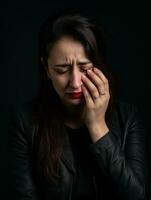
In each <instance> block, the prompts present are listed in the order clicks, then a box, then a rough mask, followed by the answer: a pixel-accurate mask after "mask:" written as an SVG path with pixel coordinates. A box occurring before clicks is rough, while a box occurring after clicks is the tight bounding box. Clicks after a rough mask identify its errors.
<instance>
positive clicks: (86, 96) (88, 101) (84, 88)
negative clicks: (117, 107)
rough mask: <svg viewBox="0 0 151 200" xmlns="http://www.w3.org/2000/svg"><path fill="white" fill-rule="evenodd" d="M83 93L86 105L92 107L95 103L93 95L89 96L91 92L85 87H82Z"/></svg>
mask: <svg viewBox="0 0 151 200" xmlns="http://www.w3.org/2000/svg"><path fill="white" fill-rule="evenodd" d="M82 91H83V95H84V97H85V101H86V104H87V105H88V106H90V105H92V104H93V103H94V102H93V100H92V97H91V95H90V94H89V91H88V90H87V88H86V87H85V86H84V85H82Z"/></svg>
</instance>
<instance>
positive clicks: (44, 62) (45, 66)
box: [40, 57, 51, 79]
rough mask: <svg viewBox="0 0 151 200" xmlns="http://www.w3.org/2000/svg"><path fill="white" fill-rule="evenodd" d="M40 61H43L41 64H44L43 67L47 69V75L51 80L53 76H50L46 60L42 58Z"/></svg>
mask: <svg viewBox="0 0 151 200" xmlns="http://www.w3.org/2000/svg"><path fill="white" fill-rule="evenodd" d="M40 60H41V63H42V65H43V66H44V68H45V70H46V74H47V76H48V78H50V79H51V75H50V72H49V70H48V66H47V63H46V61H44V59H43V58H42V57H41V58H40Z"/></svg>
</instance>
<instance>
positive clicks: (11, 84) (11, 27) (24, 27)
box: [0, 0, 151, 199]
mask: <svg viewBox="0 0 151 200" xmlns="http://www.w3.org/2000/svg"><path fill="white" fill-rule="evenodd" d="M66 7H68V8H69V7H73V8H74V7H79V8H82V9H83V10H84V11H85V12H87V13H89V14H90V15H92V16H93V15H95V16H97V17H98V18H99V20H100V21H101V22H102V24H103V25H104V29H105V31H106V34H107V38H108V53H109V59H110V63H111V65H112V67H113V70H114V71H115V72H116V73H117V74H118V76H119V78H120V83H121V84H120V91H121V95H120V98H121V99H122V100H123V101H127V102H130V103H134V104H136V105H137V106H138V107H139V109H140V112H141V114H142V117H143V120H144V124H145V128H146V145H147V159H148V163H149V169H150V166H151V161H150V160H149V155H150V153H151V148H150V145H151V136H150V134H151V131H150V111H151V109H150V102H151V101H150V97H149V95H150V92H151V88H150V72H149V68H150V66H149V63H150V62H149V60H147V55H148V53H146V46H147V45H146V44H148V38H149V37H148V36H147V33H148V27H149V14H148V5H146V3H145V2H143V4H142V3H139V2H137V1H131V2H128V1H125V2H124V1H122V3H121V4H119V3H116V2H115V1H113V2H112V1H99V2H97V1H96V0H93V1H86V0H85V1H82V0H77V1H69V0H68V1H67V0H63V1H58V0H55V1H54V0H53V1H51V0H50V1H36V0H35V1H30V2H28V1H19V0H18V1H17V0H16V1H5V2H2V1H1V3H0V46H1V47H0V58H1V59H0V67H1V70H0V188H1V190H2V191H1V192H0V194H1V195H2V194H4V195H5V194H6V193H8V189H7V184H8V183H9V177H8V175H7V167H8V166H7V128H8V118H9V108H10V107H12V106H14V105H17V104H20V103H22V102H25V101H27V100H29V99H31V98H32V97H33V96H34V95H35V94H36V92H37V88H38V72H37V48H38V30H39V27H40V24H41V23H42V22H43V21H44V20H45V18H46V17H47V16H48V14H50V13H51V12H53V11H55V10H58V9H61V8H66ZM150 177H151V176H150V172H149V182H150V183H151V180H150ZM4 199H5V198H4Z"/></svg>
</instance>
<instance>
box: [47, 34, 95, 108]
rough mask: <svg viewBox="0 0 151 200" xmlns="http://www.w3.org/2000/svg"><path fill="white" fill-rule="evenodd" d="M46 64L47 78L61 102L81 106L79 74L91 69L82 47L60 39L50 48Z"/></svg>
mask: <svg viewBox="0 0 151 200" xmlns="http://www.w3.org/2000/svg"><path fill="white" fill-rule="evenodd" d="M47 63H48V68H47V75H48V78H50V79H51V81H52V84H53V87H54V89H55V91H56V92H57V94H58V95H59V97H60V99H61V101H62V102H63V103H64V104H66V105H79V104H81V103H82V102H83V101H84V99H83V95H82V88H81V86H82V80H81V74H82V73H86V71H87V70H88V69H92V67H93V65H92V62H91V61H90V60H89V59H88V57H87V55H86V53H85V50H84V47H83V45H82V44H81V43H80V42H78V41H76V40H74V39H72V38H70V37H67V36H66V37H62V38H61V39H59V40H58V41H57V42H56V43H55V44H54V45H53V47H52V48H51V50H50V52H49V57H48V60H47Z"/></svg>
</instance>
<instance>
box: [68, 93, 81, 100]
mask: <svg viewBox="0 0 151 200" xmlns="http://www.w3.org/2000/svg"><path fill="white" fill-rule="evenodd" d="M69 97H70V98H71V99H81V97H82V93H80V94H69Z"/></svg>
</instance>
